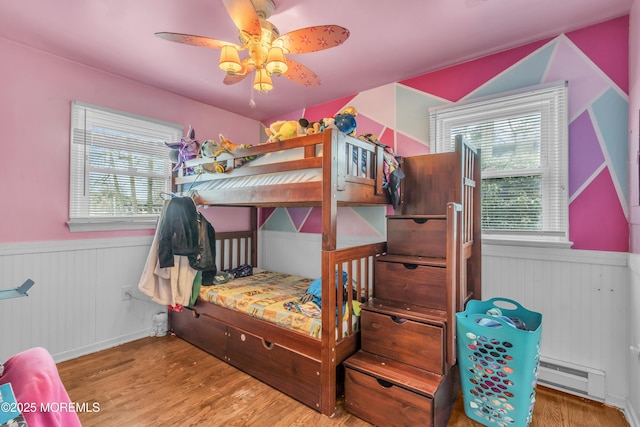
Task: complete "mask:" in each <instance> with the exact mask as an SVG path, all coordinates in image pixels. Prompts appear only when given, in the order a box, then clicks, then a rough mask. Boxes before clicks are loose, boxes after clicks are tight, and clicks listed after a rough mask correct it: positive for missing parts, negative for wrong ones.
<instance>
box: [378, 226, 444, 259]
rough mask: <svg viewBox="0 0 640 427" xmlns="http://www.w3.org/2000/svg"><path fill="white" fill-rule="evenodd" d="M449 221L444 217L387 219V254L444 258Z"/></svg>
mask: <svg viewBox="0 0 640 427" xmlns="http://www.w3.org/2000/svg"><path fill="white" fill-rule="evenodd" d="M446 249H447V221H446V219H445V218H443V217H438V218H426V217H421V216H414V217H406V216H398V217H393V216H388V217H387V253H390V254H398V255H409V256H422V257H432V258H444V257H445V256H446Z"/></svg>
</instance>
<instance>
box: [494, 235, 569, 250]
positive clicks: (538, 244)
mask: <svg viewBox="0 0 640 427" xmlns="http://www.w3.org/2000/svg"><path fill="white" fill-rule="evenodd" d="M482 244H483V245H500V246H525V247H533V248H558V249H570V248H571V246H573V242H569V241H566V240H563V241H560V240H542V239H539V240H538V239H527V238H516V237H495V236H482Z"/></svg>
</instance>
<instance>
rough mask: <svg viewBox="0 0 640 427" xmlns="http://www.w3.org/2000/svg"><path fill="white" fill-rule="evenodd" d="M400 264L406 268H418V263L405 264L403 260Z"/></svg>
mask: <svg viewBox="0 0 640 427" xmlns="http://www.w3.org/2000/svg"><path fill="white" fill-rule="evenodd" d="M402 265H403V266H404V268H406V269H407V270H415V269H416V268H418V264H407V263H405V262H403V263H402Z"/></svg>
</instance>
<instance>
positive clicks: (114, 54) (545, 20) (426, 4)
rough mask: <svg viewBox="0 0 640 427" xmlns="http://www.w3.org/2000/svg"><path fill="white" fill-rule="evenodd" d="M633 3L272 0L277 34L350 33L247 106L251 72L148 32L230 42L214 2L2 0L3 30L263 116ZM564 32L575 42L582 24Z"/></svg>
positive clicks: (608, 14) (623, 10)
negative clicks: (323, 28) (233, 80)
mask: <svg viewBox="0 0 640 427" xmlns="http://www.w3.org/2000/svg"><path fill="white" fill-rule="evenodd" d="M237 1H246V0H237ZM632 2H633V0H598V1H593V0H590V1H585V0H562V1H557V0H535V1H523V0H518V1H515V0H446V1H445V0H438V1H425V0H402V1H401V2H398V1H396V2H391V1H387V2H381V1H378V2H371V1H370V0H348V1H344V0H323V1H308V0H307V1H304V0H275V4H276V10H275V12H274V14H273V16H272V17H271V18H269V21H270V22H271V23H272V24H274V25H275V26H276V27H278V29H279V30H280V33H281V34H285V33H288V32H290V31H293V30H296V29H299V28H304V27H308V26H315V25H324V24H335V25H341V26H344V27H347V28H348V29H349V30H350V32H351V36H350V38H349V39H348V40H347V41H346V42H345V43H344V44H343V45H341V46H339V47H336V48H333V49H328V50H325V51H320V52H314V53H308V54H303V55H295V58H293V59H295V60H296V61H298V62H300V63H302V64H303V65H306V66H307V67H309V68H310V69H311V70H313V71H314V72H315V73H316V74H317V75H318V76H319V77H320V79H321V81H322V85H321V86H320V87H319V88H305V87H302V86H299V85H297V84H295V83H293V82H291V81H288V80H286V79H284V78H278V79H276V80H275V81H274V86H275V89H274V90H273V91H272V92H270V93H269V94H266V95H262V94H259V93H254V94H253V97H254V99H255V102H256V107H255V108H251V107H250V106H249V100H250V99H251V96H252V93H251V92H252V91H251V86H250V79H245V80H243V81H242V82H240V83H238V84H235V85H232V86H225V85H224V84H222V79H223V77H224V73H223V72H222V71H221V70H220V69H219V68H218V66H217V61H218V52H217V51H216V50H213V49H207V48H201V47H193V46H188V45H182V44H177V43H172V42H168V41H165V40H161V39H159V38H157V37H155V36H154V33H155V32H158V31H169V32H179V33H187V34H196V35H201V36H206V37H212V38H217V39H220V40H225V41H230V42H237V40H238V33H237V29H236V28H235V26H234V24H233V22H232V21H231V19H230V18H229V16H228V14H227V13H226V10H225V8H224V6H223V3H222V1H211V0H190V1H188V2H185V1H181V0H164V1H162V2H158V1H156V0H135V1H130V0H109V1H101V0H61V1H49V0H30V1H28V2H25V1H21V0H3V1H2V2H0V38H5V39H8V40H12V41H15V42H17V43H21V44H24V45H28V46H32V47H34V48H37V49H40V50H44V51H47V52H50V53H52V54H54V55H59V56H63V57H66V58H69V59H71V60H73V61H76V62H79V63H83V64H87V65H89V66H92V67H95V68H99V69H103V70H105V71H108V72H110V73H114V74H118V75H122V76H125V77H127V78H130V79H133V80H136V81H140V82H143V83H146V84H149V85H152V86H155V87H159V88H162V89H165V90H167V91H170V92H173V93H177V94H180V95H183V96H185V97H188V98H191V99H195V100H198V101H201V102H203V103H206V104H210V105H213V106H217V107H220V108H223V109H225V110H229V111H232V112H235V113H238V114H240V115H243V116H246V117H250V118H254V119H256V120H265V119H268V118H271V117H276V116H278V115H279V114H283V113H286V112H290V111H294V110H297V109H300V110H302V109H304V108H307V107H311V106H314V105H319V104H322V103H325V102H328V101H332V100H335V99H340V98H345V97H349V96H352V95H353V94H355V93H359V92H362V91H364V90H367V89H371V88H374V87H378V86H382V85H385V84H388V83H391V82H397V81H401V80H406V79H409V78H411V77H415V76H417V75H420V74H422V73H426V72H429V71H434V70H437V69H440V68H443V67H445V66H450V65H453V64H457V63H460V62H463V61H469V60H473V59H476V58H479V57H481V56H484V55H487V54H489V53H495V52H498V51H502V50H506V49H510V48H514V47H516V46H520V45H523V44H525V43H528V42H532V41H536V40H541V39H544V38H547V37H550V36H553V35H556V34H559V33H562V32H570V31H572V30H576V29H578V28H581V27H584V26H586V25H591V24H595V23H598V22H603V21H606V20H608V19H611V18H614V17H617V16H622V15H625V14H627V13H628V12H629V10H630V7H631V4H632ZM571 38H572V40H573V41H574V42H575V43H577V44H580V43H581V34H580V33H573V34H571ZM592 55H593V56H594V57H598V58H603V57H605V56H606V55H605V56H603V55H602V54H601V52H592ZM3 64H4V65H5V66H7V65H10V64H11V58H6V57H3ZM44 72H46V71H44Z"/></svg>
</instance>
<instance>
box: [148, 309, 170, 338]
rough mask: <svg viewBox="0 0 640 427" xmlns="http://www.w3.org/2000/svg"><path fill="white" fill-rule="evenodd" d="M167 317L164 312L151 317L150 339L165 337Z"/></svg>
mask: <svg viewBox="0 0 640 427" xmlns="http://www.w3.org/2000/svg"><path fill="white" fill-rule="evenodd" d="M167 330H168V316H167V313H166V312H160V313H158V314H154V315H153V327H152V328H151V333H150V335H151V336H152V337H163V336H165V335H167Z"/></svg>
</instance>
